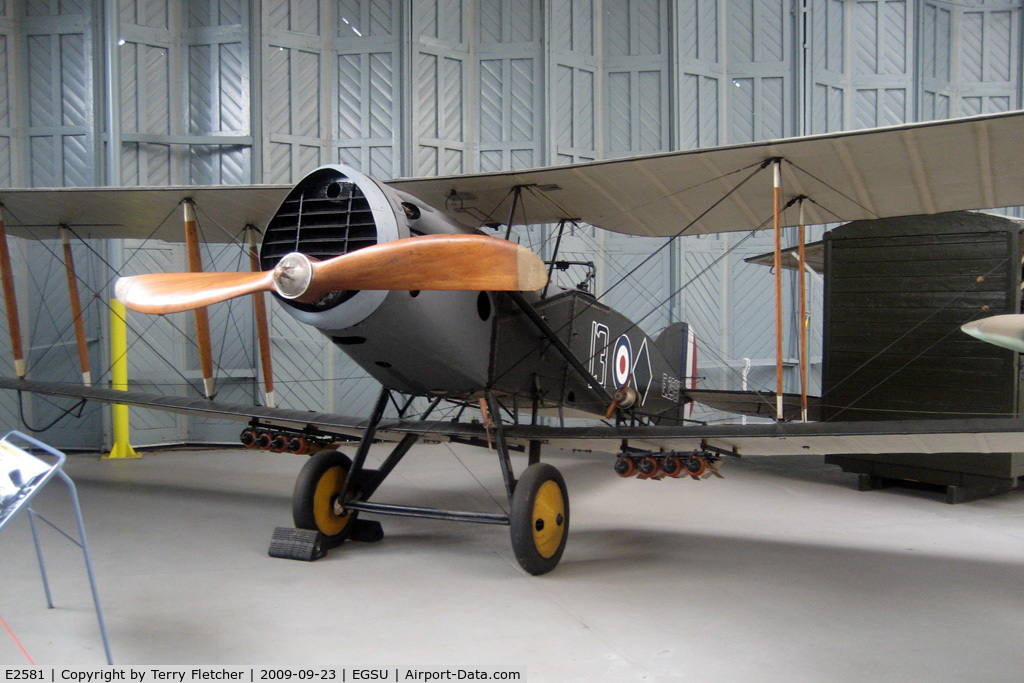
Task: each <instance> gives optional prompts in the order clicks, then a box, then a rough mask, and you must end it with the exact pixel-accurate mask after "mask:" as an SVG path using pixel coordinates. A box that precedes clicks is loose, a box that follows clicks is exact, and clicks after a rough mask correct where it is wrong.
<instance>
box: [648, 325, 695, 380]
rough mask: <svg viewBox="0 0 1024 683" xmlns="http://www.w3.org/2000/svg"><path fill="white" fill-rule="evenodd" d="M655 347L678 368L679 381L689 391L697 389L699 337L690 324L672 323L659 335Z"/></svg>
mask: <svg viewBox="0 0 1024 683" xmlns="http://www.w3.org/2000/svg"><path fill="white" fill-rule="evenodd" d="M654 346H655V347H656V348H657V349H658V350H659V351H661V353H662V355H664V356H665V358H667V359H668V360H669V362H672V361H674V360H676V359H678V365H677V366H676V368H677V370H678V372H679V379H681V380H682V381H683V387H685V388H687V389H696V388H697V336H696V335H695V334H694V333H693V326H691V325H690V324H689V323H672V324H671V325H669V326H668V327H666V328H665V329H664V330H662V332H661V334H659V335H658V338H657V339H656V340H655V342H654Z"/></svg>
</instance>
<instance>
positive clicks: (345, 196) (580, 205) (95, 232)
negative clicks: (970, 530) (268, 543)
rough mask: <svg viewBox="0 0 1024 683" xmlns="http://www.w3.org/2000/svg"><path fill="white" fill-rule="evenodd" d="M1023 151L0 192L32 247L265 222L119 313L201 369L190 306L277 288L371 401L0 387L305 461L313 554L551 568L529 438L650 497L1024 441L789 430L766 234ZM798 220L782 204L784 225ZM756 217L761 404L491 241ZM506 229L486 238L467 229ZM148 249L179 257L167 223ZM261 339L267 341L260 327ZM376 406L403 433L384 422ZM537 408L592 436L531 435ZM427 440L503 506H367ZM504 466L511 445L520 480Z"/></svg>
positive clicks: (877, 138) (1011, 144)
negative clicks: (165, 331)
mask: <svg viewBox="0 0 1024 683" xmlns="http://www.w3.org/2000/svg"><path fill="white" fill-rule="evenodd" d="M1021 158H1024V113H1021V112H1015V113H1010V114H999V115H989V116H981V117H974V118H969V119H960V120H955V121H939V122H930V123H924V124H912V125H904V126H897V127H892V128H885V129H874V130H866V131H854V132H849V133H835V134H827V135H819V136H811V137H805V138H795V139H789V140H781V141H772V142H763V143H752V144H745V145H733V146H727V147H720V148H713V149H703V150H692V151H684V152H672V153H664V154H654V155H646V156H641V157H633V158H628V159H618V160H612V161H602V162H590V163H583V164H574V165H570V166H562V167H553V168H547V169H536V170H528V171H507V172H497V173H481V174H468V175H460V176H452V177H440V178H421V179H399V180H393V181H386V182H382V181H379V180H376V179H373V178H370V177H368V176H367V175H365V174H363V173H360V172H358V171H356V170H354V169H352V168H348V167H345V166H325V167H321V168H319V169H316V170H315V171H313V172H312V173H310V174H309V175H307V176H306V177H305V178H303V179H302V180H301V181H299V182H298V183H297V184H296V185H295V186H294V187H291V188H282V187H275V186H257V187H225V188H212V187H211V188H145V189H129V188H95V189H84V190H76V189H61V190H60V191H59V192H55V191H53V190H10V191H0V201H2V202H3V203H4V205H5V206H8V207H12V208H14V213H15V214H16V215H17V216H18V217H19V219H21V221H22V222H23V224H24V225H23V226H22V227H18V226H8V231H9V232H11V233H13V234H17V235H22V236H27V237H32V238H37V239H41V238H48V237H53V236H54V233H53V231H52V230H50V229H47V228H39V227H32V226H59V225H74V226H79V227H80V229H81V230H82V231H83V233H88V234H89V235H90V236H94V237H137V236H140V235H141V234H146V233H149V232H150V231H151V230H152V226H153V225H159V224H160V220H161V219H162V217H163V216H166V215H167V213H168V212H169V211H170V210H173V209H174V206H175V205H176V204H178V203H181V202H183V201H185V207H186V208H185V223H186V226H185V227H186V229H185V231H184V238H185V241H186V242H187V244H188V247H189V251H190V254H191V253H192V252H193V251H195V253H198V246H197V245H196V244H195V227H194V222H195V216H194V212H192V210H191V208H190V207H191V202H194V203H196V204H200V205H201V206H202V207H203V210H204V212H205V213H207V214H210V215H211V216H212V217H213V219H214V221H215V222H217V223H219V224H239V223H240V222H241V224H252V225H256V226H260V227H262V228H263V239H262V244H261V246H260V249H259V253H258V255H257V254H256V253H255V248H254V251H253V258H254V264H253V265H254V268H253V270H252V272H245V273H209V272H198V271H199V270H200V268H199V267H197V266H198V264H197V262H198V259H195V260H194V261H193V260H191V258H190V262H191V263H192V269H193V271H196V272H189V273H180V274H152V275H140V276H134V277H129V278H123V279H121V280H120V281H119V283H118V284H117V296H118V297H119V298H120V299H121V300H123V302H124V303H125V304H126V305H127V306H128V307H129V308H131V309H134V310H137V311H141V312H145V313H154V314H167V313H173V312H178V311H185V310H195V311H196V324H197V329H198V330H200V333H199V338H200V351H201V356H203V353H202V345H203V336H204V335H203V333H202V329H203V325H204V322H203V319H204V317H205V310H204V308H205V307H206V306H210V305H215V304H216V303H218V302H220V301H224V300H226V299H229V298H234V297H238V296H247V295H251V294H255V295H256V301H257V302H262V294H263V293H264V292H270V293H272V294H273V295H274V298H276V299H277V300H278V302H279V303H280V305H282V306H283V307H284V309H285V310H286V311H287V312H288V313H289V314H290V315H291V316H292V317H293V318H294V319H295V321H296V323H297V324H304V325H311V326H313V327H315V328H316V329H317V330H319V331H320V332H321V333H322V334H324V335H325V336H327V337H328V338H329V339H330V340H331V341H332V342H333V343H334V344H336V345H337V346H338V347H339V348H341V349H342V350H343V351H344V352H345V353H347V354H348V355H349V356H350V357H352V359H353V360H354V361H355V362H356V363H358V364H359V365H360V366H361V367H362V368H364V369H365V370H366V372H367V373H369V374H370V375H371V376H372V377H374V378H375V379H376V380H377V381H379V382H380V384H381V386H382V389H381V392H380V394H379V396H378V398H377V401H376V404H375V406H374V408H373V411H372V413H371V415H370V417H369V419H360V418H351V417H346V416H339V415H328V414H316V413H309V412H306V411H296V410H285V409H280V408H275V407H273V400H272V397H273V393H272V387H271V386H270V385H267V395H268V404H269V405H268V407H261V406H225V405H221V404H219V403H217V402H216V401H212V400H209V398H195V397H192V398H187V399H186V398H175V397H162V396H153V395H145V394H138V393H135V392H121V391H113V390H108V389H102V388H96V387H89V386H69V385H60V384H54V383H41V382H34V381H31V380H28V379H24V378H23V377H19V378H2V379H0V387H3V388H8V389H15V390H24V391H34V392H38V393H44V394H50V395H60V396H74V397H81V398H88V399H92V400H100V401H107V402H113V403H130V404H136V405H144V406H147V407H154V408H161V409H168V410H178V411H183V412H190V413H202V414H207V415H217V416H225V417H234V418H238V419H244V420H248V421H250V425H249V426H248V427H247V428H246V430H245V431H243V434H242V438H243V442H245V443H246V445H251V446H262V447H268V448H273V449H275V450H292V451H294V452H314V453H313V455H312V457H311V458H310V459H309V461H307V463H306V464H305V466H304V467H303V468H302V471H301V472H300V474H299V476H298V479H297V482H296V487H295V492H294V495H293V518H294V523H295V526H296V527H297V528H300V529H306V530H309V531H310V532H313V533H314V534H316V537H315V539H316V540H315V541H312V542H314V543H317V544H321V545H328V546H332V545H337V544H339V543H341V542H342V541H344V540H346V539H347V538H354V539H362V540H374V539H378V538H380V536H381V530H380V526H379V524H376V523H369V522H366V521H365V520H361V519H359V518H358V517H359V515H360V514H361V513H363V514H384V515H388V514H391V515H405V516H412V517H424V518H431V519H443V520H456V521H470V522H479V523H486V524H500V525H507V526H509V527H510V531H511V539H512V547H513V550H514V552H515V555H516V558H517V560H518V561H519V563H520V565H521V566H522V567H523V569H524V570H526V571H527V572H529V573H531V574H543V573H546V572H548V571H551V570H552V569H553V568H554V567H555V566H556V565H557V564H558V562H559V560H560V558H561V556H562V553H563V550H564V548H565V544H566V540H567V538H568V528H569V498H568V492H567V489H566V486H565V482H564V479H563V478H562V476H561V474H560V473H559V472H558V471H557V470H556V469H555V468H554V467H552V466H551V465H549V464H547V463H543V462H541V450H542V447H543V446H544V445H546V444H552V445H563V444H571V445H573V446H575V447H582V448H592V449H596V450H608V446H607V444H608V443H609V442H610V443H612V444H614V446H615V450H616V451H617V453H618V455H617V458H616V461H615V469H616V471H617V472H618V473H619V474H620V475H622V476H632V475H637V476H640V477H641V478H648V479H651V478H662V477H671V478H674V477H686V476H692V477H695V478H697V477H704V476H709V475H711V474H717V472H718V469H717V468H718V464H719V461H720V459H721V458H722V457H723V456H725V455H732V454H738V453H744V454H747V453H749V454H756V453H763V454H773V453H786V452H794V451H796V452H804V453H809V452H810V453H830V452H831V453H860V452H891V451H892V450H893V448H897V449H900V450H906V451H907V452H948V451H950V450H956V451H958V452H982V451H984V452H989V451H993V450H997V451H1003V450H1014V448H1015V446H1011V444H1012V443H1014V440H1015V439H1016V436H1017V433H1018V432H1019V431H1020V430H1021V429H1024V422H1022V421H1021V420H1020V419H1018V418H992V419H989V420H981V421H974V424H972V425H971V426H970V428H967V427H966V426H965V425H963V424H955V421H938V420H916V421H910V422H906V421H904V422H893V423H877V422H876V423H868V424H865V423H809V422H787V421H786V420H787V419H789V418H792V417H795V416H797V415H800V414H801V412H803V414H804V415H806V414H807V412H808V403H807V401H808V399H807V397H806V391H804V392H803V396H802V397H801V396H796V395H791V396H787V395H784V394H783V393H782V391H781V364H782V361H781V303H779V299H780V298H781V295H780V294H779V292H780V291H781V284H780V282H781V281H780V280H779V279H778V278H780V277H781V261H780V260H779V259H780V258H781V257H780V253H781V252H780V249H781V248H780V243H779V237H778V234H779V230H781V228H782V227H786V226H788V225H796V224H799V225H801V226H802V225H805V224H808V225H809V224H816V223H829V222H836V221H839V220H844V221H845V220H854V219H865V218H879V217H887V216H901V215H914V214H933V213H941V212H945V211H952V210H961V209H979V208H996V207H1003V206H1014V205H1024V168H1022V165H1021V164H1020V163H1019V160H1020V159H1021ZM41 197H46V198H47V201H45V202H40V201H39V199H40V198H41ZM186 200H187V201H186ZM795 205H799V208H800V211H799V212H796V211H791V212H786V211H784V208H785V207H787V206H795ZM768 207H770V214H771V215H772V218H773V223H774V228H775V231H776V252H775V259H776V260H775V262H774V264H775V271H776V293H777V295H776V296H777V326H776V327H777V340H778V343H777V349H778V360H777V378H778V390H777V392H776V393H775V394H774V395H771V394H769V395H765V394H763V393H757V392H720V391H712V390H707V389H697V388H696V385H695V380H696V374H697V373H696V355H695V342H694V339H693V335H692V331H691V330H690V328H689V326H687V325H686V324H685V323H674V324H672V325H670V326H669V327H668V328H666V329H665V330H664V331H663V332H662V333H661V334H660V335H659V336H657V337H655V338H651V337H648V336H647V335H645V334H644V333H643V332H641V331H640V330H639V328H638V327H637V326H636V325H635V324H634V323H633V322H631V321H630V320H629V318H628V317H627V316H626V315H623V314H622V313H619V312H617V311H614V310H612V309H611V308H610V307H608V306H607V305H605V304H604V303H602V302H601V301H600V299H599V298H598V297H596V296H595V295H594V293H592V292H590V291H587V289H586V288H585V287H576V288H565V287H557V286H555V285H554V284H552V283H551V282H550V275H551V274H552V272H553V269H555V268H558V267H560V265H561V263H560V261H559V259H558V253H557V251H558V246H557V242H556V246H555V253H554V254H553V255H552V257H551V258H550V260H549V261H548V262H547V263H545V262H543V261H542V260H541V259H540V258H539V257H538V256H536V255H535V254H533V253H532V252H530V251H529V250H528V249H526V248H524V247H522V246H521V245H517V244H514V243H512V242H510V241H509V240H508V238H509V237H510V235H511V228H512V226H514V225H517V224H523V223H525V221H527V220H528V221H529V222H530V224H536V223H552V224H558V226H559V227H558V235H559V236H560V235H561V233H562V231H563V230H564V229H565V228H566V226H568V225H572V224H574V223H587V224H590V225H594V226H596V227H598V228H601V229H606V230H613V231H617V232H622V233H626V234H634V235H647V236H657V237H664V238H667V239H674V238H677V237H679V236H682V235H694V234H702V233H711V232H724V231H737V230H747V231H749V230H752V229H755V228H757V227H759V226H760V225H761V223H762V220H761V218H760V216H762V215H764V210H765V209H766V208H768ZM797 216H799V217H797ZM190 224H191V227H190ZM502 226H503V227H504V228H505V230H506V234H505V239H501V238H499V237H493V236H490V235H488V234H486V233H485V230H494V229H497V228H499V227H502ZM801 232H802V231H801ZM153 236H155V237H158V238H161V239H170V240H178V241H180V240H181V239H182V235H181V234H175V233H174V232H171V231H170V230H169V229H165V228H162V227H161V228H160V229H158V230H157V231H155V234H154V235H153ZM2 265H4V264H3V262H2V254H0V266H2ZM5 272H9V265H7V266H6V271H5ZM7 279H9V278H5V286H6V280H7ZM587 280H589V278H587ZM585 282H586V280H585ZM801 290H802V288H801ZM5 291H6V290H5ZM72 296H73V298H74V297H75V296H77V295H76V294H73V295H72ZM6 300H7V301H12V300H13V297H12V296H10V295H7V296H6ZM259 306H260V304H259V303H257V317H259ZM11 308H12V307H10V306H9V307H8V314H9V320H12V321H13V323H14V324H12V329H14V328H16V325H17V321H16V317H15V318H13V319H11V318H10V313H11ZM15 316H16V313H15ZM205 324H206V326H207V329H208V323H205ZM207 336H208V332H207ZM260 337H261V340H263V341H266V331H265V328H264V329H263V331H262V332H261V334H260ZM207 344H208V342H207ZM13 345H14V344H13V341H12V346H13ZM16 353H17V350H16ZM208 353H209V351H208V349H207V351H206V354H207V356H206V357H207V358H208ZM267 353H269V346H267V348H266V349H265V354H267ZM804 355H805V356H806V354H804ZM207 362H208V361H204V365H205V364H206V363H207ZM265 368H266V366H265ZM84 373H85V369H84V368H83V374H84ZM23 374H24V373H23V371H21V370H19V375H23ZM264 374H265V375H266V374H267V373H266V371H265V372H264ZM204 377H205V378H206V379H207V380H208V381H207V383H206V394H207V397H209V396H212V394H213V392H212V388H211V382H212V374H211V373H209V372H208V371H207V369H206V368H205V367H204ZM417 398H418V399H426V403H427V405H426V407H425V408H422V409H421V410H419V411H418V413H417V414H415V415H413V411H414V410H415V408H414V406H416V405H420V406H421V407H422V403H423V402H422V401H420V402H419V403H418V404H416V403H414V399H417ZM442 401H445V402H450V403H454V404H456V405H459V406H461V407H462V408H463V411H462V413H461V414H462V415H464V416H467V417H469V416H474V415H476V414H477V413H476V410H477V409H479V411H480V415H481V417H482V419H481V420H479V421H475V420H472V419H463V420H459V421H455V422H448V421H435V420H431V419H430V416H431V414H432V412H433V411H434V409H435V408H436V407H437V405H438V404H439V403H441V402H442ZM693 401H699V402H702V403H705V404H707V405H710V406H712V407H719V408H724V409H726V410H731V411H733V412H737V413H743V414H751V415H760V416H771V417H774V418H775V419H776V422H775V423H771V424H751V425H718V426H708V425H700V424H695V423H692V422H690V421H688V420H687V418H686V412H685V411H686V408H687V406H688V405H689V404H690V403H691V402H693ZM391 404H393V405H394V406H395V407H396V409H397V417H391V418H387V417H386V416H385V414H386V412H387V410H388V407H389V405H391ZM552 414H554V415H557V416H561V417H565V416H579V415H583V416H589V417H591V418H594V420H595V422H594V423H593V424H592V425H591V426H582V427H569V426H565V425H564V421H561V420H560V421H559V424H558V425H557V426H552V425H545V424H542V419H541V418H543V417H545V416H548V415H552ZM979 423H984V424H980V426H979ZM426 435H430V436H431V437H432V438H445V439H450V440H453V441H462V442H467V443H474V444H478V445H486V446H490V447H492V448H493V450H494V451H496V452H497V454H498V456H499V457H498V461H499V465H500V468H501V472H502V477H503V481H504V485H505V490H506V493H507V496H508V504H509V511H508V512H507V513H502V514H489V513H479V512H464V511H452V510H436V509H427V508H420V507H411V506H399V505H390V504H386V503H379V502H376V501H375V500H372V498H373V497H374V494H375V493H376V492H377V490H378V488H379V487H380V486H381V484H382V483H383V482H384V481H385V480H386V478H387V477H388V476H389V475H390V474H391V472H392V471H393V470H394V469H395V467H396V466H397V465H398V464H399V463H400V461H401V460H402V459H403V458H404V457H405V455H406V454H407V453H408V452H409V451H410V449H411V448H412V447H413V446H414V444H415V443H416V442H417V440H419V439H420V438H421V437H423V436H426ZM339 437H349V438H354V439H355V440H356V447H355V451H354V454H353V457H352V458H349V457H348V456H346V455H344V454H342V453H341V452H339V451H337V450H335V449H334V448H333V447H331V446H330V445H331V444H332V443H334V442H335V441H337V439H338V438H339ZM378 440H388V441H396V442H397V444H396V445H395V446H394V448H393V449H392V451H391V452H390V454H389V455H388V456H387V457H386V458H385V459H384V461H383V462H382V463H380V464H379V465H378V466H377V467H375V468H369V467H367V455H368V453H369V449H370V446H371V444H373V443H374V442H375V441H378ZM904 446H905V448H904ZM515 449H522V450H524V451H526V452H527V453H528V465H527V467H526V468H525V470H524V471H522V472H521V473H520V474H519V475H518V476H517V475H516V473H515V471H514V468H513V463H512V458H511V452H512V451H513V450H515ZM303 552H304V551H303Z"/></svg>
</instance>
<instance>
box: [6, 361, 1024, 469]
mask: <svg viewBox="0 0 1024 683" xmlns="http://www.w3.org/2000/svg"><path fill="white" fill-rule="evenodd" d="M0 389H10V390H14V391H27V392H32V393H38V394H45V395H49V396H62V397H67V398H76V399H83V398H84V399H87V400H91V401H99V402H102V403H127V404H130V405H135V406H139V407H144V408H155V409H157V410H169V411H172V412H179V413H186V414H193V415H204V416H206V417H217V418H224V419H234V420H244V421H248V420H251V419H254V418H255V419H259V420H262V421H267V422H270V423H272V424H284V425H288V426H293V427H296V428H300V429H301V428H303V427H306V426H307V425H311V426H314V427H318V428H321V429H324V430H325V431H328V432H331V433H335V434H340V435H347V436H358V435H359V434H360V433H361V431H362V429H363V427H365V425H366V421H365V420H364V419H362V418H354V417H347V416H344V415H332V414H329V413H317V412H313V411H306V410H287V409H280V408H276V409H275V408H263V407H260V406H244V405H228V404H223V403H217V402H215V401H208V400H206V399H199V398H191V399H190V398H181V397H172V396H160V395H157V394H144V393H136V392H131V391H128V392H125V391H114V390H111V389H100V388H96V387H92V388H90V387H83V386H80V385H73V384H60V383H56V382H35V381H30V380H21V379H17V378H13V377H0ZM1022 431H1024V419H1022V418H978V419H964V420H903V421H891V422H807V423H800V422H788V423H762V424H748V425H738V424H726V425H707V426H701V425H696V426H694V425H686V426H672V427H618V428H617V427H612V426H607V425H599V426H594V427H547V426H532V425H515V426H509V427H507V428H506V431H505V434H506V436H507V437H508V439H509V440H510V441H511V442H513V443H519V444H524V443H526V442H528V441H530V440H537V441H541V442H543V443H547V444H551V445H552V446H554V447H559V448H574V449H581V450H593V451H598V452H604V453H614V452H616V451H617V450H618V449H619V445H620V444H621V442H622V440H623V439H628V440H629V443H630V445H631V446H634V447H638V448H649V449H652V450H657V449H658V448H660V447H665V448H668V449H674V450H691V449H695V448H699V447H700V445H701V443H702V442H707V443H708V444H709V445H711V446H715V447H717V448H722V449H725V450H733V449H735V451H736V453H737V454H738V455H762V456H764V455H794V454H798V453H801V454H805V455H828V454H846V455H850V454H873V453H894V452H897V453H951V452H954V453H1003V452H1006V453H1009V452H1015V451H1019V444H1020V433H1021V432H1022ZM405 434H421V435H423V436H425V437H429V438H432V439H442V440H445V439H476V440H478V441H480V442H485V439H486V436H487V435H486V432H485V429H484V427H483V426H482V425H480V424H473V423H465V422H448V421H419V420H384V421H382V422H381V424H380V426H379V427H378V430H377V432H376V435H377V436H378V437H379V438H382V439H385V440H397V439H398V438H400V437H401V436H402V435H405Z"/></svg>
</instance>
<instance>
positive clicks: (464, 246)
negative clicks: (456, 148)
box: [116, 235, 547, 314]
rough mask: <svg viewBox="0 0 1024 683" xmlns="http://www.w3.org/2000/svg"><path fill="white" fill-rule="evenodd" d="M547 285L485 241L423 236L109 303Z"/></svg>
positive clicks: (512, 249)
mask: <svg viewBox="0 0 1024 683" xmlns="http://www.w3.org/2000/svg"><path fill="white" fill-rule="evenodd" d="M546 283H547V270H546V268H545V267H544V262H543V261H541V259H540V257H538V256H537V255H536V254H534V253H533V252H532V251H530V250H529V249H526V248H525V247H522V246H520V245H518V244H514V243H512V242H509V241H507V240H502V239H498V238H496V237H487V236H485V235H424V236H420V237H408V238H406V239H400V240H395V241H392V242H384V243H382V244H376V245H374V246H372V247H366V248H364V249H359V250H358V251H353V252H350V253H348V254H342V255H341V256H336V257H334V258H332V259H328V260H326V261H317V260H316V259H312V258H310V257H308V256H306V255H305V254H301V253H298V252H294V253H291V254H288V255H287V256H285V257H284V258H282V259H281V260H280V261H279V262H278V264H277V266H276V267H275V268H274V269H273V270H265V271H262V272H257V273H212V272H211V273H153V274H149V275H135V276H133V277H124V278H121V279H120V280H118V282H117V286H116V293H117V298H118V299H120V300H121V302H122V303H124V305H125V306H126V307H128V308H130V309H132V310H133V311H139V312H140V313H156V314H164V313H178V312H180V311H188V310H192V309H194V308H200V307H203V306H209V305H210V304H215V303H218V302H221V301H226V300H228V299H233V298H235V297H239V296H244V295H246V294H255V293H256V292H270V291H275V292H277V293H278V294H279V295H281V296H282V297H284V298H286V299H293V300H295V301H300V302H303V303H312V302H314V301H316V300H317V299H319V298H320V297H322V296H324V295H325V294H327V293H329V292H335V291H345V290H362V289H398V290H414V289H448V290H481V291H524V292H526V291H533V290H536V289H540V288H541V287H543V286H544V285H545V284H546Z"/></svg>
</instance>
